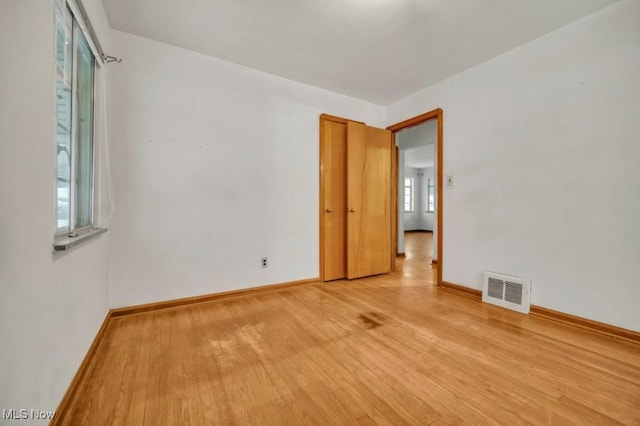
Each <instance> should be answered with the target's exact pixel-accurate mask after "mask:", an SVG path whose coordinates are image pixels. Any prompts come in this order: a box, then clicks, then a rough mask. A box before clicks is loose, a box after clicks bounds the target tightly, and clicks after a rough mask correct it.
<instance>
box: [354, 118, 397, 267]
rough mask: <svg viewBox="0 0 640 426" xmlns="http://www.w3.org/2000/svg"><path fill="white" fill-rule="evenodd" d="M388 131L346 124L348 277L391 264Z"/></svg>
mask: <svg viewBox="0 0 640 426" xmlns="http://www.w3.org/2000/svg"><path fill="white" fill-rule="evenodd" d="M391 149H392V146H391V132H390V131H389V130H385V129H378V128H375V127H370V126H366V125H364V124H362V123H356V122H352V121H349V122H348V123H347V247H346V249H347V278H349V279H352V278H359V277H364V276H369V275H376V274H384V273H387V272H389V271H390V269H391V264H390V258H391Z"/></svg>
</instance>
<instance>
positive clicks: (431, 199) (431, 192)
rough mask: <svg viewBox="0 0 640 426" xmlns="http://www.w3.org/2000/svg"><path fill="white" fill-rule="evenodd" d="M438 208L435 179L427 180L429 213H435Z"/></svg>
mask: <svg viewBox="0 0 640 426" xmlns="http://www.w3.org/2000/svg"><path fill="white" fill-rule="evenodd" d="M435 207H436V193H435V187H434V184H433V179H431V178H427V213H433V212H434V210H435Z"/></svg>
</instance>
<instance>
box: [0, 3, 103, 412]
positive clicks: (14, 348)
mask: <svg viewBox="0 0 640 426" xmlns="http://www.w3.org/2000/svg"><path fill="white" fill-rule="evenodd" d="M85 3H87V5H88V6H89V7H88V8H89V9H90V12H91V13H92V14H93V15H92V19H93V18H94V17H95V19H96V22H106V18H105V17H104V15H100V14H101V13H103V12H102V6H101V3H100V2H99V1H98V0H95V1H94V0H91V1H87V0H85ZM1 9H2V13H0V57H2V77H3V78H1V79H0V93H2V96H0V199H1V200H2V201H1V202H0V341H1V342H2V349H1V350H0V409H1V408H18V409H19V408H26V409H30V408H34V409H40V410H54V409H55V408H56V407H57V405H58V404H59V402H60V401H61V399H62V396H63V395H64V392H65V391H66V389H67V387H68V385H69V383H70V381H71V379H72V377H73V375H74V374H75V372H76V370H77V369H78V366H79V365H80V362H81V360H82V358H83V357H84V355H85V353H86V351H87V349H88V348H89V345H90V344H91V341H92V340H93V338H94V336H95V335H96V332H97V331H98V328H99V327H100V324H101V323H102V321H103V319H104V317H105V314H106V312H107V288H106V282H107V267H106V255H107V246H108V244H107V242H108V238H109V237H108V234H106V235H102V236H100V237H98V238H97V239H94V240H92V241H90V242H87V243H86V244H84V245H82V246H80V247H76V248H74V249H72V250H71V251H69V252H67V253H64V254H53V253H52V243H53V233H54V227H55V191H54V186H55V158H56V156H55V152H56V144H55V121H54V120H55V90H54V89H55V80H54V34H55V30H54V8H53V1H52V0H47V1H45V0H2V2H1ZM98 26H99V25H98ZM103 35H104V34H103ZM102 41H103V42H105V44H106V39H103V40H102ZM97 178H98V184H99V185H100V179H101V178H102V176H100V175H99V176H97Z"/></svg>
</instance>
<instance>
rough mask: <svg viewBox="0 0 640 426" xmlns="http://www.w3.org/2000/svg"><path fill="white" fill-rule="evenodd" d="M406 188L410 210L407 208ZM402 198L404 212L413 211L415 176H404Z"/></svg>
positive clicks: (414, 209) (414, 203)
mask: <svg viewBox="0 0 640 426" xmlns="http://www.w3.org/2000/svg"><path fill="white" fill-rule="evenodd" d="M407 181H409V185H407ZM407 189H409V208H410V210H407ZM403 193H404V199H403V202H404V203H403V205H404V212H405V213H415V211H416V208H415V205H416V200H415V178H412V177H405V178H404V191H403Z"/></svg>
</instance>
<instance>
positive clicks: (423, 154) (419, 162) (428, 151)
mask: <svg viewBox="0 0 640 426" xmlns="http://www.w3.org/2000/svg"><path fill="white" fill-rule="evenodd" d="M401 152H403V153H404V166H405V167H411V168H414V169H424V168H425V167H433V165H434V160H435V145H433V144H431V145H424V146H419V147H418V148H411V149H407V150H405V151H401Z"/></svg>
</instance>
